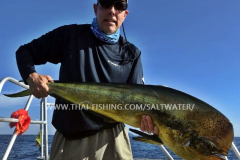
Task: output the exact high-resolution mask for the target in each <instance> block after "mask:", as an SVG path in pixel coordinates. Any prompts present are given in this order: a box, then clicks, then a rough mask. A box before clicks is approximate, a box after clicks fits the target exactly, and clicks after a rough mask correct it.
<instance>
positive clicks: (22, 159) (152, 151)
mask: <svg viewBox="0 0 240 160" xmlns="http://www.w3.org/2000/svg"><path fill="white" fill-rule="evenodd" d="M129 136H130V141H131V146H132V152H133V157H134V158H137V159H138V158H144V159H167V157H166V156H165V155H164V153H163V152H162V150H161V149H160V148H159V146H157V145H151V144H147V143H142V142H136V141H134V140H132V137H133V135H132V134H129ZM11 137H12V136H11V135H0V159H1V158H2V157H3V155H4V153H5V151H6V148H7V146H8V144H9V142H10V139H11ZM35 138H36V136H34V135H22V136H19V137H17V139H16V141H15V143H14V146H13V148H12V150H11V152H10V155H9V157H8V160H35V159H36V157H39V156H40V151H39V147H38V146H36V143H35ZM52 138H53V136H52V135H49V139H48V140H49V153H50V149H51V147H50V146H51V143H52ZM234 143H235V145H236V146H237V148H238V150H240V137H235V138H234ZM167 150H168V149H167ZM168 151H169V152H170V154H171V155H172V156H173V158H174V159H177V160H180V159H181V158H179V157H178V156H176V155H175V154H174V153H172V152H171V151H170V150H168ZM228 159H229V160H238V159H237V157H236V156H235V154H234V153H233V151H232V149H231V150H230V151H229V155H228Z"/></svg>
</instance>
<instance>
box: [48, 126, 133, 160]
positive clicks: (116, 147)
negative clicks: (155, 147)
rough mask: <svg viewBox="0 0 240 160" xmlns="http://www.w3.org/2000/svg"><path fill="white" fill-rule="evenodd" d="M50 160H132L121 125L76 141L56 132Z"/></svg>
mask: <svg viewBox="0 0 240 160" xmlns="http://www.w3.org/2000/svg"><path fill="white" fill-rule="evenodd" d="M50 160H133V156H132V151H131V145H130V141H129V136H128V132H127V129H126V127H125V125H124V124H123V123H119V124H117V125H116V126H115V127H114V128H112V129H105V130H101V131H100V132H98V133H97V134H95V135H92V136H89V137H85V138H82V139H77V140H66V139H65V138H64V137H63V135H62V134H61V133H59V132H56V133H55V135H54V138H53V141H52V146H51V153H50Z"/></svg>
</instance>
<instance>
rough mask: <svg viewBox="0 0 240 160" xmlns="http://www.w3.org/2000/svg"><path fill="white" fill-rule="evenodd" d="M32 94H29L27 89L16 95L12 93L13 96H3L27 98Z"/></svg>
mask: <svg viewBox="0 0 240 160" xmlns="http://www.w3.org/2000/svg"><path fill="white" fill-rule="evenodd" d="M31 94H32V93H31V92H30V90H29V89H27V90H24V91H21V92H18V93H13V94H3V95H4V96H7V97H24V96H29V95H31Z"/></svg>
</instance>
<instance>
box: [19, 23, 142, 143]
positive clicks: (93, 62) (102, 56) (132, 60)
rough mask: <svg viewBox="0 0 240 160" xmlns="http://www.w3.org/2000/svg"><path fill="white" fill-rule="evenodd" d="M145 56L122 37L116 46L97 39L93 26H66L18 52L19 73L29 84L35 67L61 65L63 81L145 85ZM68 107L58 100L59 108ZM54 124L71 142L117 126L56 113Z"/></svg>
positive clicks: (89, 116) (91, 116)
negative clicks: (142, 56)
mask: <svg viewBox="0 0 240 160" xmlns="http://www.w3.org/2000/svg"><path fill="white" fill-rule="evenodd" d="M140 55H141V52H140V51H139V50H138V48H137V47H135V46H134V45H133V44H131V43H129V46H128V45H127V43H126V41H125V40H124V39H123V38H122V37H120V39H119V41H118V42H117V43H114V44H108V43H105V42H102V41H101V40H99V39H97V38H96V37H95V36H94V34H93V33H92V31H91V28H90V25H89V24H85V25H66V26H62V27H59V28H57V29H55V30H53V31H50V32H49V33H47V34H45V35H43V36H41V37H40V38H38V39H35V40H33V41H32V42H30V43H28V44H25V45H23V46H21V47H20V48H19V49H18V50H17V52H16V58H17V64H18V68H19V72H20V74H21V76H22V78H23V80H24V82H25V83H26V79H27V78H28V76H29V74H31V73H33V72H36V71H35V67H34V65H40V64H45V63H46V62H51V63H54V64H57V63H61V67H60V73H59V80H60V81H65V82H103V83H107V82H113V83H137V84H143V71H142V63H141V56H140ZM59 104H67V103H66V102H62V101H60V100H56V105H59ZM52 124H53V126H54V127H55V128H56V130H57V131H59V132H61V133H62V134H63V135H64V136H65V137H66V138H67V139H77V138H82V137H86V136H90V135H93V134H95V133H97V132H98V131H100V130H101V129H104V128H110V127H113V126H114V125H115V123H108V122H106V121H105V119H104V118H102V117H100V116H99V115H97V114H95V113H92V112H90V111H85V110H72V109H69V108H68V110H66V109H64V108H61V107H60V108H59V109H55V110H54V114H53V119H52Z"/></svg>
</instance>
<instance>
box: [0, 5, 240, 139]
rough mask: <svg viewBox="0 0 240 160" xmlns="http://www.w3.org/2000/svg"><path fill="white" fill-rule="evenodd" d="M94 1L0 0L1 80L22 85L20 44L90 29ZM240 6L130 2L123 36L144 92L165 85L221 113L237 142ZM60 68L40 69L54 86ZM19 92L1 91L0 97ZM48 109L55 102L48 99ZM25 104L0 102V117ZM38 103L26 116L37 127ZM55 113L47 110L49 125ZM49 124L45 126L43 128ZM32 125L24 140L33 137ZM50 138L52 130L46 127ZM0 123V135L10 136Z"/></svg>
mask: <svg viewBox="0 0 240 160" xmlns="http://www.w3.org/2000/svg"><path fill="white" fill-rule="evenodd" d="M93 3H95V0H88V1H81V0H71V1H66V0H58V1H55V0H54V1H47V0H41V1H40V0H38V1H36V0H35V1H32V0H24V1H17V0H4V1H1V5H0V19H1V21H0V24H1V25H0V56H1V58H0V78H3V77H7V76H10V77H13V78H15V79H18V80H20V79H21V77H20V75H19V73H18V69H17V65H16V60H15V51H16V50H17V49H18V47H19V46H20V45H22V44H25V43H28V42H30V41H31V40H32V39H35V38H38V37H39V36H41V35H43V34H45V33H46V32H48V31H50V30H53V29H54V28H56V27H59V26H62V25H66V24H75V23H76V24H83V23H91V22H92V19H93V18H94V12H93V6H92V4H93ZM239 8H240V1H239V0H231V1H226V0H201V1H199V0H181V1H171V0H152V1H146V0H144V1H143V0H130V1H129V15H128V17H127V19H126V20H125V23H124V24H125V31H126V34H127V38H128V40H129V41H130V42H132V43H134V44H135V45H136V46H137V47H138V48H139V49H140V50H141V51H142V61H143V68H144V76H145V82H146V84H154V85H166V86H169V87H171V88H175V89H178V90H181V91H183V92H186V93H188V94H191V95H193V96H195V97H197V98H199V99H201V100H203V101H205V102H207V103H209V104H211V105H212V106H214V107H215V108H217V109H218V110H219V111H221V112H222V113H224V114H225V115H226V116H227V117H228V118H229V119H230V121H231V122H232V123H233V125H234V130H235V136H240V126H239V122H240V116H239V115H240V105H239V104H240V98H239V95H240V83H239V82H240V74H239V71H240V67H239V66H240V64H239V63H240V62H239V59H240V54H239V52H240V41H239V37H240V30H239V28H240V21H239V17H240V9H239ZM58 70H59V65H53V64H47V65H45V66H38V67H37V71H38V72H39V73H40V74H49V75H51V76H52V77H53V78H54V79H58ZM20 89H21V88H20V87H16V86H14V85H12V84H10V83H7V84H6V85H5V86H4V87H3V90H2V93H13V92H16V91H19V90H20ZM48 99H49V102H54V100H53V99H52V98H48ZM25 101H26V98H23V99H22V98H21V99H20V98H18V99H14V100H13V99H8V98H5V97H3V96H2V95H0V117H9V116H10V115H11V113H12V112H13V111H15V110H18V109H20V108H23V107H24V103H25ZM38 104H39V100H37V99H35V100H34V102H33V105H32V106H31V107H30V110H29V113H30V116H31V118H32V119H33V120H36V119H39V105H38ZM52 112H53V110H48V115H49V116H48V118H49V122H51V117H52ZM49 124H50V123H49ZM38 131H39V126H38V125H31V126H30V128H29V130H28V131H27V132H26V134H37V133H38ZM49 131H50V134H53V133H54V129H53V127H52V126H51V125H49ZM12 132H13V129H9V127H8V124H7V123H0V134H11V133H12Z"/></svg>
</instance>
